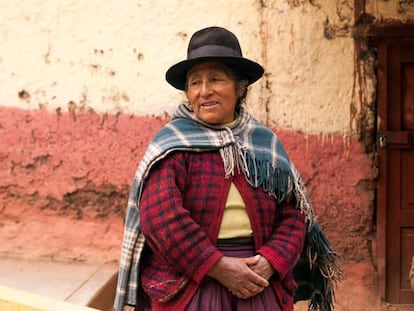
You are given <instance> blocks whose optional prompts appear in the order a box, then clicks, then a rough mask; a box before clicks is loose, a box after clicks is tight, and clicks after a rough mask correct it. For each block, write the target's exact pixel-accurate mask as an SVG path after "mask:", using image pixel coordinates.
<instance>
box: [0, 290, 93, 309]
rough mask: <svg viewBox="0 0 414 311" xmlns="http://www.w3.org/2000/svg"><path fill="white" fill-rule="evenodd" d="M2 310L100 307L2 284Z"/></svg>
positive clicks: (0, 307)
mask: <svg viewBox="0 0 414 311" xmlns="http://www.w3.org/2000/svg"><path fill="white" fill-rule="evenodd" d="M0 310H2V311H94V310H95V311H97V310H98V309H94V308H90V307H85V306H80V305H76V304H74V303H69V302H65V301H60V300H56V299H51V298H46V297H42V296H39V295H35V294H32V293H28V292H25V291H21V290H18V289H15V288H10V287H6V286H2V285H0Z"/></svg>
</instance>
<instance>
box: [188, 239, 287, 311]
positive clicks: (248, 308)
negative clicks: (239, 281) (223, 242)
mask: <svg viewBox="0 0 414 311" xmlns="http://www.w3.org/2000/svg"><path fill="white" fill-rule="evenodd" d="M219 249H220V251H221V252H222V253H223V254H224V255H225V256H230V257H239V258H246V257H250V256H254V255H255V250H254V247H253V246H251V245H244V246H221V247H219ZM281 310H282V308H281V307H280V305H279V302H278V299H277V297H276V294H275V292H274V290H273V288H272V286H268V287H267V288H265V290H263V291H262V292H261V293H259V294H257V295H256V296H253V297H251V298H248V299H240V298H238V297H236V296H234V295H233V294H232V293H231V292H229V291H228V290H227V288H225V287H224V286H222V285H221V284H220V283H219V282H218V281H216V280H215V279H212V278H209V277H206V278H205V279H204V280H203V281H202V283H201V285H200V288H199V289H198V291H197V292H196V293H195V295H194V297H193V299H192V300H191V301H190V303H189V305H188V306H187V309H186V311H281Z"/></svg>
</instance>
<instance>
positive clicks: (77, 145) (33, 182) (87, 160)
mask: <svg viewBox="0 0 414 311" xmlns="http://www.w3.org/2000/svg"><path fill="white" fill-rule="evenodd" d="M165 122H166V120H163V119H159V118H150V117H147V118H146V117H137V116H129V115H123V114H119V115H99V114H93V113H83V114H70V113H50V112H46V111H29V110H19V109H15V108H4V107H3V108H2V107H0V137H1V138H0V216H1V222H2V224H3V225H0V236H9V237H10V239H9V240H8V242H7V243H5V244H3V246H0V250H1V248H2V251H3V253H4V252H6V253H9V254H13V253H16V252H17V253H19V252H20V253H21V254H25V251H27V250H30V252H32V255H34V256H50V253H54V255H53V256H54V257H58V258H63V257H65V256H69V257H70V258H78V259H79V258H80V259H82V260H93V259H94V258H97V257H98V254H99V253H102V254H104V256H105V258H107V259H108V260H115V259H117V258H118V255H119V247H120V239H121V236H122V227H123V216H124V212H125V207H126V203H127V196H128V192H129V186H130V182H131V180H132V177H133V174H134V172H135V169H136V166H137V164H138V162H139V160H140V159H141V157H142V155H143V152H144V151H145V148H146V146H147V144H148V142H149V140H150V139H151V137H152V136H153V135H154V133H155V132H156V131H157V130H158V129H159V128H160V127H161V126H162V125H163V124H164V123H165ZM275 131H276V132H277V133H278V135H279V136H280V138H281V140H282V142H283V143H284V145H285V148H286V149H287V151H288V152H289V154H290V156H291V158H292V160H293V161H294V163H295V164H296V166H297V168H298V170H299V171H300V172H301V174H302V177H303V179H304V181H305V183H306V185H307V189H308V192H309V194H310V197H311V199H312V201H313V204H314V207H315V210H316V212H317V214H318V216H319V220H320V222H321V224H322V227H323V228H324V229H325V231H326V233H327V235H328V237H329V238H330V240H331V243H332V245H333V246H334V248H335V249H336V250H337V251H339V252H340V253H341V254H342V255H343V256H344V257H345V259H346V260H347V261H351V262H352V261H356V262H358V261H365V260H368V259H369V253H370V247H369V245H367V242H366V240H367V237H369V236H370V234H371V233H372V230H373V224H374V221H373V206H372V204H373V186H372V178H371V175H372V174H371V171H370V168H371V160H370V159H369V158H368V157H367V155H366V154H365V152H364V150H363V148H362V147H361V145H360V143H359V142H358V141H356V140H355V139H353V138H344V137H343V136H342V135H330V136H329V137H320V136H305V135H304V134H303V133H294V132H284V131H278V130H275ZM62 216H64V217H62ZM99 223H101V225H99ZM5 224H7V225H5ZM36 224H37V225H36ZM102 224H104V225H102ZM50 226H52V227H51V228H53V226H55V228H54V229H49V230H47V228H48V227H49V228H50ZM76 228H80V229H81V230H77V229H76ZM45 230H46V231H45ZM71 232H72V233H71ZM68 233H71V234H68ZM21 235H24V236H26V238H23V240H22V239H21V238H20V239H19V236H20V237H21ZM45 235H47V236H49V239H48V240H45V238H44V236H45ZM36 237H37V238H36ZM41 237H43V238H41ZM53 237H54V238H53ZM39 239H40V241H43V242H44V243H42V242H35V241H39ZM53 239H55V240H56V241H55V242H54V243H52V245H51V244H50V241H53ZM13 240H14V241H15V242H13ZM65 240H66V241H65ZM91 241H92V242H91ZM15 243H18V245H17V246H16V244H15ZM59 243H60V244H59ZM91 243H92V246H91ZM62 244H63V245H66V247H65V249H66V250H65V252H63V253H62V251H59V249H61V248H62ZM54 247H55V248H56V250H55V251H53V250H52V249H53V248H54ZM91 247H92V248H95V249H94V250H93V251H92V250H91ZM67 249H72V251H71V252H68V250H67ZM26 255H27V254H26ZM101 259H102V257H101Z"/></svg>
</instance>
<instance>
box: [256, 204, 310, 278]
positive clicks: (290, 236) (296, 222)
mask: <svg viewBox="0 0 414 311" xmlns="http://www.w3.org/2000/svg"><path fill="white" fill-rule="evenodd" d="M293 203H294V202H293ZM305 233H306V224H305V218H304V216H303V215H302V213H301V212H300V210H299V209H298V208H296V207H295V206H294V204H292V203H291V202H289V203H287V202H286V203H282V204H279V205H278V206H277V218H276V227H275V230H274V231H273V234H272V238H271V239H270V240H269V241H268V242H267V243H265V244H264V245H263V246H262V247H261V248H260V249H259V250H258V253H259V254H261V255H263V256H264V257H266V259H267V260H268V261H269V263H270V264H271V265H272V267H273V268H274V269H275V270H276V271H277V273H278V274H279V277H280V279H281V280H282V279H284V278H285V276H286V274H287V273H288V272H289V271H291V270H293V268H294V266H295V265H296V263H297V262H298V260H299V258H300V255H301V252H302V248H303V244H304V241H305Z"/></svg>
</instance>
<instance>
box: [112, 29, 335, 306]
mask: <svg viewBox="0 0 414 311" xmlns="http://www.w3.org/2000/svg"><path fill="white" fill-rule="evenodd" d="M263 72H264V70H263V68H262V67H261V66H260V65H259V64H257V63H256V62H253V61H251V60H248V59H246V58H244V57H243V56H242V52H241V49H240V46H239V42H238V40H237V38H236V36H235V35H234V34H233V33H231V32H230V31H228V30H226V29H224V28H220V27H209V28H205V29H202V30H199V31H197V32H196V33H195V34H194V35H193V36H192V38H191V40H190V42H189V46H188V51H187V59H186V60H184V61H182V62H179V63H177V64H175V65H173V66H172V67H170V68H169V69H168V71H167V73H166V80H167V81H168V82H169V83H170V84H171V85H172V86H173V87H175V88H177V89H179V90H183V91H184V92H185V94H186V96H187V99H188V104H187V105H180V106H179V107H178V110H177V111H176V113H175V114H174V116H173V119H172V121H171V122H169V123H168V124H167V125H166V126H165V127H164V128H163V129H161V131H160V132H159V133H158V134H157V135H156V136H155V137H154V138H153V140H152V142H151V144H150V145H149V147H148V150H147V152H146V154H145V155H144V157H143V159H142V161H141V163H140V165H139V167H138V170H137V173H136V175H135V178H134V182H133V185H132V188H131V193H130V199H129V205H128V211H127V218H126V226H125V233H124V243H123V249H122V255H121V263H120V273H119V279H118V288H117V296H116V301H115V309H116V310H122V308H123V307H124V306H127V305H132V306H136V307H135V310H154V311H156V310H174V311H177V310H186V311H196V310H198V311H202V310H213V311H214V310H223V311H224V310H246V311H248V310H255V311H261V310H263V311H265V310H269V311H275V310H276V311H277V310H293V303H294V294H295V289H296V282H295V279H294V276H293V269H294V267H295V266H296V264H297V263H298V261H299V259H300V257H301V252H302V248H303V245H304V241H305V236H306V238H307V241H308V240H309V234H308V235H306V232H307V230H306V229H307V228H308V229H309V228H313V226H314V221H315V216H314V213H313V210H312V207H311V206H310V204H309V202H308V199H307V195H306V191H305V188H304V186H303V183H302V181H301V179H300V177H299V175H298V173H297V171H296V170H295V168H294V166H293V164H292V163H291V162H290V160H289V158H288V156H287V154H286V153H285V151H284V149H283V147H282V146H281V144H280V142H279V140H278V138H277V136H276V135H275V134H274V133H273V132H272V131H271V130H270V129H268V128H266V127H265V126H264V125H262V124H261V123H260V122H258V121H257V120H255V119H254V118H253V117H252V116H251V115H250V114H249V113H248V112H247V111H246V110H245V109H244V108H243V107H242V103H243V101H244V99H245V97H246V94H247V87H248V86H249V85H250V84H252V83H254V82H255V81H257V80H258V79H259V78H260V77H261V76H262V75H263ZM310 231H312V230H310ZM325 246H326V245H325ZM328 248H329V245H328ZM313 252H314V250H312V251H311V255H314V254H313ZM321 257H323V256H321ZM315 258H316V257H315ZM328 273H330V272H328ZM327 291H328V292H329V293H330V288H327ZM328 305H329V306H330V302H329V303H328ZM328 309H329V308H326V310H328Z"/></svg>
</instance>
